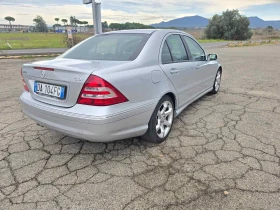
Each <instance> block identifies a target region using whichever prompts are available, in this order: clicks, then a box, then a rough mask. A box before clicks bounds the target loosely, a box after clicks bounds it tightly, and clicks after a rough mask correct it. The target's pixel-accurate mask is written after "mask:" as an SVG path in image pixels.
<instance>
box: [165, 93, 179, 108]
mask: <svg viewBox="0 0 280 210" xmlns="http://www.w3.org/2000/svg"><path fill="white" fill-rule="evenodd" d="M164 96H169V97H170V98H171V99H172V101H173V103H174V109H177V105H178V102H177V98H176V95H175V94H174V93H172V92H168V93H166V94H165V95H164ZM164 96H162V97H164Z"/></svg>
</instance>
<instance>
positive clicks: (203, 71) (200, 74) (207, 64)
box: [183, 36, 217, 93]
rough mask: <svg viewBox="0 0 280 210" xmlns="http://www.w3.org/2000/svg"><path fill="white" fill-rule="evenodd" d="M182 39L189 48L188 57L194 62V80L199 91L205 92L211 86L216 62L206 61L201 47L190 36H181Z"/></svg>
mask: <svg viewBox="0 0 280 210" xmlns="http://www.w3.org/2000/svg"><path fill="white" fill-rule="evenodd" d="M183 40H184V42H185V44H186V46H187V48H188V49H189V52H190V53H189V54H190V57H191V58H190V59H191V60H192V62H194V63H195V68H196V73H195V75H196V77H197V78H196V81H197V85H196V87H197V88H198V91H199V93H202V92H205V91H206V90H207V89H209V88H210V87H212V86H213V84H214V79H215V76H216V73H217V63H216V62H212V61H208V60H207V56H206V54H205V52H204V50H203V49H202V47H201V46H200V45H199V44H198V43H197V42H196V41H195V40H194V39H192V38H191V37H188V36H183Z"/></svg>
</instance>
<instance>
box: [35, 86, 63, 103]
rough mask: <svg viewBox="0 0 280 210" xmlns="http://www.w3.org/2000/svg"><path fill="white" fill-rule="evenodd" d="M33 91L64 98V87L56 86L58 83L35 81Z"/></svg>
mask: <svg viewBox="0 0 280 210" xmlns="http://www.w3.org/2000/svg"><path fill="white" fill-rule="evenodd" d="M34 92H35V93H39V94H43V95H48V96H52V97H56V98H59V99H64V98H65V87H63V86H58V85H51V84H46V83H41V82H35V83H34Z"/></svg>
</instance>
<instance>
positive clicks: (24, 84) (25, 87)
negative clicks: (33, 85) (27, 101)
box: [20, 69, 29, 92]
mask: <svg viewBox="0 0 280 210" xmlns="http://www.w3.org/2000/svg"><path fill="white" fill-rule="evenodd" d="M20 74H21V81H22V85H23V88H24V90H26V91H28V92H29V89H28V86H27V85H26V83H25V81H24V79H23V76H22V69H21V70H20Z"/></svg>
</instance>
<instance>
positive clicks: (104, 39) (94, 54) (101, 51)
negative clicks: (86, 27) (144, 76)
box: [61, 33, 150, 61]
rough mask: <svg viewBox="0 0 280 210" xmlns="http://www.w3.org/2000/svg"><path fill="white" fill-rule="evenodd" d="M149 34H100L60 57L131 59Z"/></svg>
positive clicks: (142, 45) (109, 59)
mask: <svg viewBox="0 0 280 210" xmlns="http://www.w3.org/2000/svg"><path fill="white" fill-rule="evenodd" d="M149 37H150V35H149V34H125V33H123V34H102V35H97V36H94V37H92V38H89V39H87V40H86V41H84V42H82V43H80V44H79V45H77V46H76V47H75V48H73V49H71V50H69V51H67V52H66V53H64V54H63V55H62V56H61V57H62V58H70V59H81V60H108V61H132V60H134V59H136V58H137V56H138V55H139V54H140V52H141V50H142V49H143V47H144V45H145V44H146V42H147V40H148V39H149Z"/></svg>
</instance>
